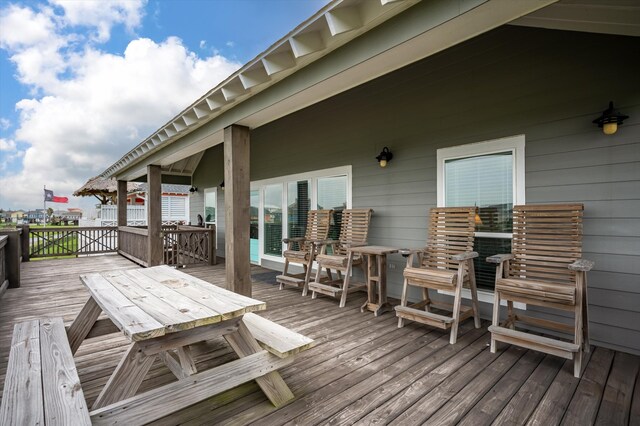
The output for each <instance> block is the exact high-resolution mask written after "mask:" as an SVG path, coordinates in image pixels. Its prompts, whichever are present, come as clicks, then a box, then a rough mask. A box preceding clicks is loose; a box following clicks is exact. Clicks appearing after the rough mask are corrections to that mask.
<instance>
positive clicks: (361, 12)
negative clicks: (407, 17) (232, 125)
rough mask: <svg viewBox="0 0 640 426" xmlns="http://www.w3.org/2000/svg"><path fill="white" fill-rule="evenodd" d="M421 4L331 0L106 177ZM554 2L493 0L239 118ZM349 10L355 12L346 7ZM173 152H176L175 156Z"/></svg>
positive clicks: (279, 111) (347, 83) (302, 102)
mask: <svg viewBox="0 0 640 426" xmlns="http://www.w3.org/2000/svg"><path fill="white" fill-rule="evenodd" d="M417 1H418V0H397V1H393V2H390V1H388V0H387V1H385V0H344V1H339V0H336V1H334V2H332V3H330V4H329V5H327V6H326V7H325V8H324V9H322V10H320V11H319V12H318V13H317V14H316V15H314V16H313V17H312V18H310V19H309V20H307V21H306V22H305V23H303V24H301V25H300V26H298V27H297V28H296V29H295V30H294V31H292V32H291V33H289V34H288V35H287V36H286V37H284V38H283V39H281V40H280V41H279V42H277V43H276V44H274V45H273V46H272V47H271V48H269V49H268V50H267V51H265V52H263V53H262V54H261V55H259V56H258V57H257V58H255V59H254V60H252V61H251V62H249V63H248V64H247V65H245V66H244V67H242V68H241V69H240V70H239V71H237V72H236V73H234V74H233V75H232V76H230V77H229V78H228V79H227V80H225V81H224V82H222V83H221V84H220V85H218V86H217V87H216V88H214V89H213V90H211V91H210V92H208V93H207V94H206V95H204V96H203V97H202V98H200V99H198V100H197V101H196V102H194V103H193V104H192V105H191V106H189V107H188V108H187V109H185V110H184V111H183V112H181V113H180V114H179V115H178V116H176V117H175V118H173V119H172V120H171V121H169V122H168V123H167V124H166V125H164V126H163V127H161V128H160V129H159V130H158V131H157V132H156V133H154V134H153V135H151V136H150V137H149V138H147V139H146V140H144V141H143V142H142V143H141V144H140V145H138V147H136V148H134V149H133V150H131V151H130V152H129V153H128V154H126V155H125V156H124V157H123V158H122V159H121V160H119V161H118V162H116V163H115V164H113V165H112V166H110V167H109V168H108V169H107V170H105V171H104V172H103V174H102V175H103V176H118V178H119V179H126V180H132V179H134V178H137V177H139V176H140V175H143V174H145V173H146V164H147V163H146V162H144V161H143V160H144V159H145V158H146V157H149V155H151V154H153V153H154V152H157V151H158V150H163V149H164V148H165V147H167V146H169V145H170V144H171V143H173V142H175V141H177V140H179V139H181V138H182V137H184V136H185V135H187V134H189V133H191V132H192V131H193V130H195V129H196V128H199V127H201V126H202V125H203V124H205V123H207V122H209V121H211V120H213V119H214V118H216V117H217V116H219V115H221V114H222V113H224V112H225V111H227V110H229V109H230V108H232V107H234V106H235V105H237V104H238V103H240V102H242V101H244V100H246V99H247V98H249V97H250V96H252V95H254V94H256V93H259V92H260V91H262V90H264V89H266V88H268V87H270V86H271V85H273V84H275V83H276V82H277V81H280V80H282V79H284V78H285V77H286V76H288V75H290V74H292V73H293V72H295V71H296V70H298V69H300V68H302V67H304V66H305V65H307V64H309V63H311V62H313V61H315V60H317V59H319V58H321V57H322V56H324V55H326V54H328V53H329V52H330V51H332V50H335V49H336V48H338V47H339V46H341V45H344V44H345V43H347V42H348V41H350V40H352V39H354V38H355V37H357V36H358V35H360V34H362V33H364V32H366V31H367V30H369V29H371V28H373V27H375V26H377V25H379V24H381V23H382V22H384V21H386V20H388V19H389V18H391V17H393V16H395V15H397V14H398V13H400V12H402V11H403V10H405V9H407V8H409V7H410V6H413V5H414V4H415V3H416V2H417ZM555 1H557V0H518V1H513V0H489V1H487V2H485V3H483V4H481V5H479V6H477V7H475V8H473V9H471V10H469V11H467V12H465V13H463V14H461V15H458V16H456V17H455V18H454V19H451V20H449V21H446V22H444V23H442V24H440V25H438V26H436V27H434V28H431V29H427V30H425V32H423V33H422V34H420V35H418V36H416V37H413V38H410V39H408V40H405V41H404V42H402V43H399V44H398V45H396V46H395V47H393V48H390V49H388V50H386V51H383V52H382V53H379V54H377V55H374V56H372V57H369V58H366V59H364V60H363V61H361V62H359V63H357V64H355V65H354V66H351V67H350V68H347V69H345V70H342V71H339V70H336V73H335V74H334V75H332V76H330V77H328V78H326V79H324V80H322V81H320V82H316V83H315V84H311V85H309V86H308V87H304V88H303V89H301V90H299V91H298V92H296V93H294V94H293V95H291V96H288V97H285V98H283V99H281V100H279V101H277V102H275V103H273V104H271V105H269V106H268V107H265V108H263V109H262V110H259V111H256V112H252V113H250V114H249V115H247V116H246V117H244V118H241V119H239V120H238V121H237V122H236V124H240V125H244V126H248V127H252V128H255V127H259V126H261V125H264V124H267V123H269V122H271V121H274V120H276V119H278V118H280V117H283V116H285V115H287V114H290V113H292V112H295V111H297V110H300V109H302V108H305V107H307V106H309V105H312V104H314V103H317V102H320V101H322V100H324V99H327V98H329V97H331V96H334V95H336V94H338V93H341V92H344V91H346V90H348V89H350V88H353V87H355V86H358V85H360V84H362V83H365V82H367V81H370V80H373V79H374V78H376V77H379V76H381V75H384V74H387V73H389V72H392V71H394V70H397V69H399V68H401V67H403V66H406V65H408V64H410V63H412V62H415V61H418V60H420V59H423V58H425V57H427V56H430V55H432V54H434V53H437V52H439V51H442V50H445V49H447V48H449V47H451V46H453V45H455V44H458V43H460V42H463V41H465V40H467V39H470V38H473V37H475V36H477V35H479V34H482V33H484V32H486V31H489V30H491V29H493V28H496V27H498V26H500V25H503V24H505V23H508V22H510V21H512V20H514V19H517V18H520V17H522V16H524V15H527V14H529V13H531V12H533V11H535V10H537V9H540V8H542V7H545V6H547V5H549V4H551V3H554V2H555ZM347 7H348V8H349V9H348V10H346V8H347ZM354 8H355V9H354ZM337 9H345V10H337ZM356 12H357V13H356ZM349 28H351V29H349ZM222 133H223V129H212V132H211V134H209V135H208V136H206V137H204V138H202V139H200V140H198V141H194V142H192V143H190V144H189V146H187V147H181V148H180V149H179V150H174V149H169V150H168V151H167V155H162V156H161V160H156V161H154V162H153V164H160V165H164V166H167V165H169V164H172V163H174V162H177V161H180V160H182V159H184V158H187V157H189V156H192V155H194V154H196V153H197V152H200V151H202V150H205V149H207V148H210V147H212V146H214V145H217V144H219V143H222V142H223V140H224V139H223V134H222ZM158 140H159V141H160V144H158V143H157V141H158ZM148 141H153V145H152V146H153V147H152V148H151V150H149V151H148V152H145V153H142V152H140V151H138V148H139V147H140V146H141V145H145V144H146V143H147V142H148ZM169 151H173V152H171V153H169ZM149 163H150V162H149Z"/></svg>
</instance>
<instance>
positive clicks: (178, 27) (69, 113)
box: [0, 0, 328, 210]
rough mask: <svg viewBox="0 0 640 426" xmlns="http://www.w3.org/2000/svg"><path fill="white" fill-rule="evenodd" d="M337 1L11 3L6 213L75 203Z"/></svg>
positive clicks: (0, 80) (4, 54) (5, 68)
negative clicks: (83, 189)
mask: <svg viewBox="0 0 640 426" xmlns="http://www.w3.org/2000/svg"><path fill="white" fill-rule="evenodd" d="M327 3H328V0H47V1H21V2H12V1H5V0H0V208H2V209H5V210H9V209H34V208H41V207H42V205H43V187H44V186H46V187H47V189H51V190H53V191H54V194H55V195H57V196H67V197H69V204H55V205H50V206H51V207H54V208H66V207H82V208H84V209H85V210H87V209H88V208H90V207H91V206H93V205H94V204H96V202H97V200H95V199H92V198H84V199H82V198H77V197H73V196H72V193H73V191H74V190H76V189H78V188H79V187H80V186H82V185H83V184H84V183H85V182H86V181H87V180H88V179H89V178H90V177H92V176H95V175H98V174H100V173H101V172H102V171H104V170H105V169H106V168H107V167H108V166H110V165H111V164H112V163H114V162H115V161H117V160H118V159H119V158H120V157H122V155H124V154H125V153H126V152H128V151H129V150H130V149H131V148H133V147H134V146H135V145H137V144H138V143H139V142H141V141H142V140H143V139H144V138H146V137H147V136H149V135H150V134H151V133H152V132H154V131H155V130H157V129H158V128H159V127H160V126H161V125H163V124H164V123H166V122H167V121H168V120H169V119H171V118H172V117H173V116H174V115H175V114H177V113H178V112H180V111H181V110H182V109H183V108H185V107H186V106H188V105H189V104H191V103H192V102H193V101H195V100H196V99H197V98H199V97H200V96H202V95H203V94H204V93H205V92H206V91H208V90H210V89H212V88H213V87H215V86H216V85H217V84H218V83H219V82H220V81H222V80H224V79H225V78H226V77H228V76H229V75H230V74H231V73H233V72H234V71H235V70H237V69H238V68H239V67H241V66H242V65H243V64H245V63H246V62H248V61H249V60H250V59H252V58H254V57H255V56H256V55H258V54H259V53H261V52H262V51H263V50H265V49H266V48H267V47H269V46H270V45H271V44H272V43H274V42H275V41H277V40H278V39H280V38H281V37H283V36H284V35H286V34H287V33H288V32H289V31H291V30H292V29H293V28H295V27H296V26H297V25H298V24H299V23H301V22H302V21H304V20H305V19H307V18H308V17H310V16H311V15H313V14H314V13H315V12H316V11H318V10H319V9H320V8H321V7H323V6H324V5H325V4H327Z"/></svg>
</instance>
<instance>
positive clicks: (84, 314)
mask: <svg viewBox="0 0 640 426" xmlns="http://www.w3.org/2000/svg"><path fill="white" fill-rule="evenodd" d="M101 312H102V308H100V306H98V304H97V303H96V301H95V300H93V297H90V298H89V300H87V303H85V304H84V306H83V307H82V310H81V311H80V313H79V314H78V316H77V317H76V319H75V320H73V323H72V324H71V325H70V326H69V329H68V330H67V339H69V346H70V347H71V353H72V354H75V353H76V351H77V350H78V348H79V347H80V344H81V343H82V342H83V341H84V339H85V338H86V337H87V335H88V334H89V331H91V327H93V325H94V324H95V322H96V320H97V319H98V317H99V316H100V313H101Z"/></svg>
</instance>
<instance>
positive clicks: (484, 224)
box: [438, 135, 525, 290]
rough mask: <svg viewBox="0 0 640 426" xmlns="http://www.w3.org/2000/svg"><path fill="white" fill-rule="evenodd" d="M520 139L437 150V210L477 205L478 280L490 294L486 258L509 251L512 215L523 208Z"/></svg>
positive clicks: (492, 268)
mask: <svg viewBox="0 0 640 426" xmlns="http://www.w3.org/2000/svg"><path fill="white" fill-rule="evenodd" d="M524 202H525V200H524V136H523V135H520V136H514V137H510V138H504V139H497V140H493V141H488V142H481V143H477V144H469V145H462V146H456V147H452V148H444V149H439V150H438V206H441V207H456V206H473V205H475V206H478V217H477V218H476V239H475V242H474V250H475V251H477V252H478V254H479V256H478V257H477V258H476V259H475V261H474V262H475V265H474V266H475V269H476V282H477V285H478V287H479V288H483V289H489V290H492V289H493V287H494V283H495V265H493V264H489V263H487V262H486V261H485V259H486V258H487V257H488V256H491V255H494V254H498V253H510V252H511V238H512V235H511V234H512V212H513V206H514V205H515V204H524Z"/></svg>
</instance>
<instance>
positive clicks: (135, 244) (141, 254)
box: [118, 226, 149, 266]
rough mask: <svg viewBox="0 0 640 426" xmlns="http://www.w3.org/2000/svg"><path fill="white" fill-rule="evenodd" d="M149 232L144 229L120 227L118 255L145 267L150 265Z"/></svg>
mask: <svg viewBox="0 0 640 426" xmlns="http://www.w3.org/2000/svg"><path fill="white" fill-rule="evenodd" d="M148 237H149V231H148V230H147V228H143V227H137V228H136V227H133V226H119V227H118V253H119V254H121V255H122V256H124V257H126V258H127V259H130V260H133V261H134V262H136V263H139V264H141V265H143V266H147V265H148V262H147V261H148V259H149V248H148V246H147V238H148Z"/></svg>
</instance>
